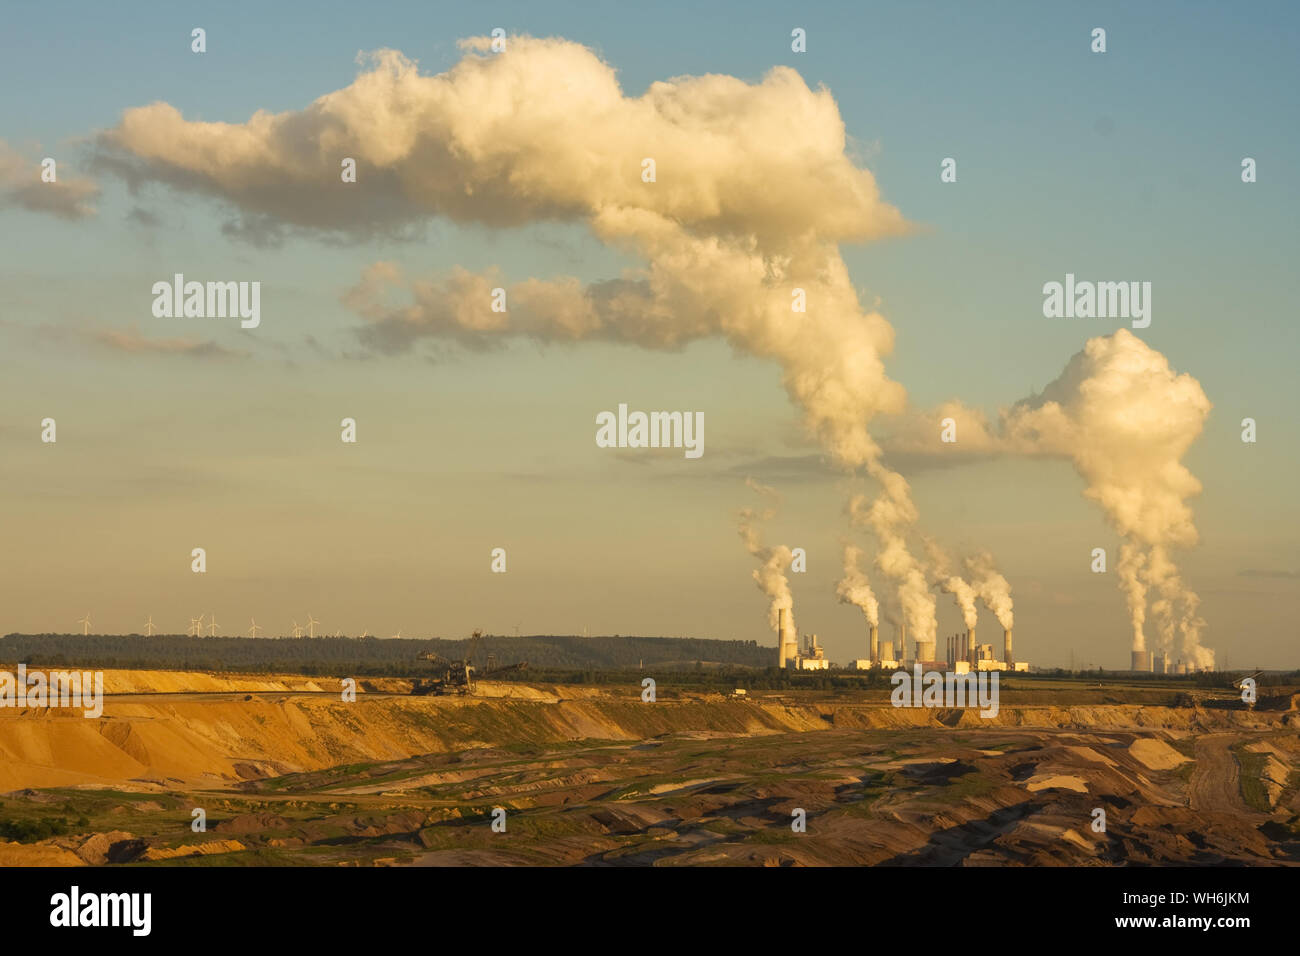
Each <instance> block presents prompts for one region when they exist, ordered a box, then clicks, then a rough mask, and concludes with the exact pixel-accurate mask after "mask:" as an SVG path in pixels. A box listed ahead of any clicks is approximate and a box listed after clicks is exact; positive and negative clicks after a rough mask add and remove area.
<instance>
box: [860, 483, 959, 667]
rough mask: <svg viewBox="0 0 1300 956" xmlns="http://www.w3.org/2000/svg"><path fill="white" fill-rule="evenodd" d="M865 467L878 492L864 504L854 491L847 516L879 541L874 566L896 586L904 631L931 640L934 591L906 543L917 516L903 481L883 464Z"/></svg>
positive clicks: (935, 626) (935, 624) (934, 618)
mask: <svg viewBox="0 0 1300 956" xmlns="http://www.w3.org/2000/svg"><path fill="white" fill-rule="evenodd" d="M869 470H870V471H871V473H872V474H873V475H874V476H875V477H876V478H877V480H879V481H880V484H881V493H880V496H879V497H878V498H876V500H875V501H873V502H871V503H870V504H868V503H867V499H866V496H865V495H854V496H853V497H852V498H850V499H849V503H848V513H849V518H850V520H851V521H852V523H853V524H854V525H856V526H857V527H860V528H866V529H869V530H870V531H871V532H872V533H873V534H875V536H876V540H877V541H878V542H879V544H880V550H879V551H878V552H877V554H876V567H877V568H879V569H880V571H881V573H882V574H884V575H885V577H887V578H889V580H891V581H893V582H894V584H895V586H896V587H897V592H898V603H899V606H900V608H901V609H902V615H903V620H904V622H905V623H906V624H907V630H908V633H909V634H911V635H912V638H913V640H917V641H933V640H935V639H936V635H937V633H938V630H939V621H938V616H937V614H936V612H935V600H934V595H933V594H931V593H930V586H929V584H928V583H927V581H926V575H925V569H924V567H923V566H922V565H921V562H920V561H918V560H917V559H916V558H915V557H914V556H913V555H912V553H911V552H910V551H909V550H908V547H907V532H908V530H909V529H910V528H911V526H912V525H913V524H915V522H916V517H917V513H916V506H915V505H914V504H913V503H912V497H911V493H910V490H909V489H908V486H907V481H906V479H904V478H903V476H902V475H899V474H897V473H896V472H892V471H889V470H888V469H886V468H883V467H872V468H870V469H869Z"/></svg>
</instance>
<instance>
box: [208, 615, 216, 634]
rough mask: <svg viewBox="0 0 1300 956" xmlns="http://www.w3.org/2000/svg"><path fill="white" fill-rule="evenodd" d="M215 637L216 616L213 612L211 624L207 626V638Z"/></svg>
mask: <svg viewBox="0 0 1300 956" xmlns="http://www.w3.org/2000/svg"><path fill="white" fill-rule="evenodd" d="M216 636H217V614H216V612H215V611H214V612H213V613H212V623H211V624H209V625H208V637H216Z"/></svg>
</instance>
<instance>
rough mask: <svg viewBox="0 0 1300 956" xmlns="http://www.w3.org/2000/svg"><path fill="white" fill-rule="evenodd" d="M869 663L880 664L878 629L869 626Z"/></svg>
mask: <svg viewBox="0 0 1300 956" xmlns="http://www.w3.org/2000/svg"><path fill="white" fill-rule="evenodd" d="M871 663H873V664H879V663H880V628H879V627H877V626H876V625H875V624H872V625H871Z"/></svg>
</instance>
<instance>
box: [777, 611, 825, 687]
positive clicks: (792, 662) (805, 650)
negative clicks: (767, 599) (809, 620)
mask: <svg viewBox="0 0 1300 956" xmlns="http://www.w3.org/2000/svg"><path fill="white" fill-rule="evenodd" d="M776 630H777V636H776V640H777V666H778V667H780V668H782V669H785V668H787V667H789V668H793V669H794V670H797V671H825V670H830V667H831V662H830V661H829V660H828V659H827V657H826V652H825V651H824V650H822V647H821V645H820V644H818V643H817V635H816V634H810V635H809V636H808V639H807V640H806V641H805V642H804V646H803V647H802V648H801V647H800V646H799V635H798V633H797V632H796V631H795V629H794V627H793V626H792V625H791V624H790V609H789V608H784V607H783V608H779V609H778V610H777V625H776Z"/></svg>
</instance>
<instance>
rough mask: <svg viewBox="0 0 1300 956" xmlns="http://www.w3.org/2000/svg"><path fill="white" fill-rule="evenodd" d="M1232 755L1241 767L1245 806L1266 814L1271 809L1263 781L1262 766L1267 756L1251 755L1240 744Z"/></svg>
mask: <svg viewBox="0 0 1300 956" xmlns="http://www.w3.org/2000/svg"><path fill="white" fill-rule="evenodd" d="M1232 753H1233V755H1234V756H1236V758H1237V764H1238V765H1239V766H1240V767H1241V796H1242V798H1243V799H1244V800H1245V801H1246V805H1247V806H1248V807H1250V808H1251V809H1252V810H1261V811H1263V812H1265V813H1268V812H1269V811H1270V810H1272V809H1273V804H1272V803H1271V802H1270V801H1269V798H1268V791H1267V790H1265V789H1264V780H1263V773H1264V764H1265V762H1266V761H1267V760H1268V755H1267V754H1257V753H1252V752H1251V751H1249V750H1247V749H1246V748H1245V747H1243V746H1242V745H1241V744H1238V745H1237V746H1235V747H1233V748H1232Z"/></svg>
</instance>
